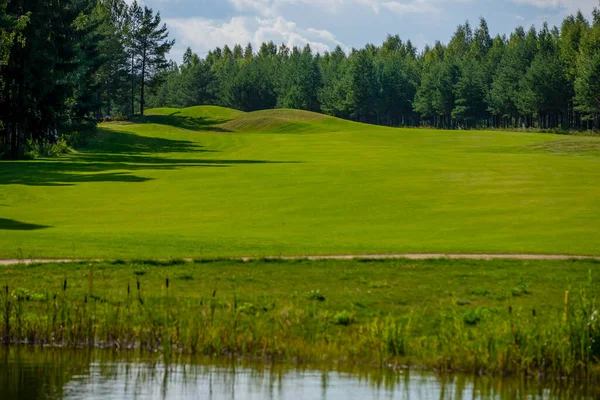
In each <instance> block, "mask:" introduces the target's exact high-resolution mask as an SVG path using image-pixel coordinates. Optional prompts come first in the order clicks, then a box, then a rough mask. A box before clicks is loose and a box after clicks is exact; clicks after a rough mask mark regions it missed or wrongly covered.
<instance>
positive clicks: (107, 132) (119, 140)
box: [82, 128, 214, 155]
mask: <svg viewBox="0 0 600 400" xmlns="http://www.w3.org/2000/svg"><path fill="white" fill-rule="evenodd" d="M82 151H83V153H87V154H90V153H101V154H119V155H120V154H140V153H202V152H214V151H211V150H207V149H205V148H204V146H201V145H199V144H198V143H195V142H191V141H189V140H175V139H166V138H158V137H150V136H142V135H136V134H133V133H129V132H123V131H117V130H112V129H105V128H98V129H97V130H96V136H95V137H94V139H93V140H92V141H91V142H90V143H89V144H88V145H87V146H85V147H84V148H83V149H82Z"/></svg>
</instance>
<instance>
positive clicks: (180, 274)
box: [0, 260, 600, 380]
mask: <svg viewBox="0 0 600 400" xmlns="http://www.w3.org/2000/svg"><path fill="white" fill-rule="evenodd" d="M524 263H527V266H528V270H527V272H525V271H524V269H523V266H524ZM151 264H153V265H151ZM596 266H597V263H594V262H589V261H560V262H559V261H557V262H531V261H529V262H525V261H507V260H504V261H501V260H496V261H452V260H441V261H440V260H436V261H419V262H415V261H408V260H395V261H387V262H381V263H367V264H365V263H362V262H359V261H315V262H293V261H289V262H285V261H281V262H273V261H269V262H249V263H234V262H227V261H219V262H215V263H212V264H210V263H203V264H185V263H181V262H179V261H173V262H163V263H159V262H153V263H148V264H143V263H134V264H132V265H127V264H125V265H124V264H123V263H122V262H119V263H117V264H116V265H110V264H106V263H99V264H96V265H95V266H94V268H93V269H92V268H90V267H89V265H88V264H83V263H82V264H69V265H41V266H15V267H4V268H2V270H0V271H1V275H0V276H2V277H3V278H2V280H3V281H4V282H6V283H7V284H8V287H4V290H3V291H2V297H1V302H2V306H1V307H2V308H1V309H0V312H1V313H2V320H1V321H0V337H2V338H3V341H5V342H6V341H11V342H13V343H15V342H21V341H26V342H27V343H37V344H55V345H64V346H67V347H78V346H102V347H111V348H118V349H124V348H139V349H140V350H141V351H150V352H153V351H158V352H159V353H160V354H161V355H162V357H163V361H164V362H170V361H172V360H174V359H175V360H176V359H177V357H178V355H180V354H185V355H189V354H194V355H209V356H218V357H219V356H223V357H231V356H243V357H246V358H256V357H258V358H266V359H269V360H279V361H293V362H295V363H312V362H325V363H327V362H342V363H344V364H348V365H368V366H373V365H374V366H390V365H406V364H410V365H419V366H424V367H431V368H437V369H441V370H462V371H470V372H476V373H487V374H502V375H506V374H509V375H510V374H521V373H527V374H541V375H542V376H554V377H558V376H570V377H576V376H577V377H581V378H585V379H588V380H593V379H596V378H597V377H598V376H599V375H598V372H600V371H598V357H600V320H599V318H598V310H597V308H596V307H597V305H596V304H595V295H594V285H593V284H592V281H591V274H590V276H589V277H588V276H587V275H588V273H587V271H588V270H592V269H593V270H594V271H596V268H595V267H596ZM142 272H143V273H142ZM192 273H193V278H194V279H189V277H190V276H192ZM250 273H251V276H252V279H247V278H248V276H250V275H249V274H250ZM92 274H93V275H92ZM91 276H93V279H90V277H91ZM365 276H368V277H369V280H365V279H364V278H363V277H365ZM65 277H66V279H65ZM170 277H173V279H170ZM586 281H587V282H588V283H587V284H585V285H584V284H583V283H584V282H586ZM373 282H386V284H385V285H382V284H377V285H373ZM568 282H572V283H573V284H575V285H576V287H577V288H578V287H585V290H582V291H581V292H574V293H576V294H575V295H571V297H570V298H567V299H566V300H565V299H564V298H563V297H564V289H565V288H568V287H569V284H568ZM317 283H318V285H319V287H320V288H322V291H323V292H321V290H318V289H315V285H316V284H317ZM374 287H377V288H376V289H374ZM515 288H516V289H515ZM517 289H518V290H517ZM517 292H518V295H516V293H517ZM308 293H312V295H310V294H308ZM315 293H318V295H314V294H315ZM491 293H494V294H495V295H494V296H492V295H490V294H491ZM501 293H504V295H503V296H500V294H501ZM456 295H460V296H466V298H459V299H457V297H456ZM315 300H317V301H315ZM359 304H360V306H358V305H359ZM586 373H587V374H588V375H585V374H586Z"/></svg>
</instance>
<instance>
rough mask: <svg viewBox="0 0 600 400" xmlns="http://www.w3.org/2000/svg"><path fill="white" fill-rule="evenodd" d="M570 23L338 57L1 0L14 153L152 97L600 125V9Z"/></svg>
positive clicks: (503, 122) (431, 120) (133, 10)
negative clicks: (179, 55) (174, 54)
mask: <svg viewBox="0 0 600 400" xmlns="http://www.w3.org/2000/svg"><path fill="white" fill-rule="evenodd" d="M591 17H592V18H591V19H588V18H586V16H584V15H582V14H581V13H577V14H576V15H571V16H568V17H566V18H565V19H564V21H563V22H562V24H561V26H560V27H550V26H548V25H547V24H544V25H543V26H542V27H541V29H539V30H538V29H537V28H536V27H533V26H532V27H531V28H529V29H525V28H523V27H518V28H516V29H515V31H514V32H512V33H511V34H510V35H508V36H506V35H497V36H495V37H492V35H491V34H490V31H489V29H488V26H487V23H486V21H485V19H483V18H482V19H481V20H480V21H479V24H478V25H477V27H475V28H473V27H472V26H471V25H470V24H469V22H465V23H464V24H462V25H459V26H458V28H457V29H456V31H455V33H454V35H453V37H452V38H450V40H449V42H448V43H447V44H443V43H442V42H439V41H438V42H436V43H435V44H434V45H433V46H427V47H425V48H424V49H423V50H419V49H417V48H416V47H415V46H414V45H413V44H412V43H411V41H410V40H406V41H404V40H402V39H401V38H400V37H399V36H397V35H395V36H394V35H389V36H388V38H387V39H386V40H385V42H384V43H383V44H382V45H381V46H375V45H371V44H368V45H366V46H365V47H364V48H362V49H352V50H351V51H348V52H345V51H344V50H343V49H342V48H340V47H337V48H336V49H334V50H333V51H331V52H326V53H324V54H318V53H314V52H313V51H312V50H311V48H310V46H309V45H306V46H305V47H304V48H297V47H293V48H289V47H287V46H286V45H280V46H277V45H276V44H274V43H272V42H270V43H263V44H262V45H261V46H260V48H258V49H254V48H253V47H252V45H250V44H249V45H247V46H246V47H242V46H241V45H236V46H234V47H233V48H230V47H228V46H224V47H223V48H215V49H214V50H212V51H210V52H209V53H208V54H207V55H206V57H204V58H201V57H199V56H198V55H197V54H195V53H194V52H193V51H192V49H189V48H188V49H187V51H186V52H185V54H184V57H183V60H182V62H181V64H177V63H176V62H174V61H169V60H168V59H167V57H168V54H169V51H170V50H171V48H172V46H173V45H174V40H171V39H170V38H169V32H168V29H167V26H166V25H165V24H164V23H162V22H161V18H160V13H158V12H157V13H155V12H154V11H153V10H152V9H149V8H148V7H146V6H142V5H139V4H138V3H136V2H134V3H133V4H132V5H127V4H126V3H125V2H124V1H123V0H66V1H63V2H61V3H59V4H58V5H57V4H56V3H55V2H53V1H49V0H0V131H1V132H2V134H1V137H2V140H0V153H2V154H3V155H4V157H5V158H22V157H24V156H25V155H26V153H27V151H28V149H31V148H37V149H39V152H42V153H43V152H44V146H46V145H47V144H49V143H56V142H57V141H59V140H64V141H66V143H67V144H68V145H77V143H78V140H79V136H80V133H81V132H83V131H85V130H86V129H89V128H92V127H94V126H95V124H96V123H97V122H99V121H102V120H103V119H114V118H116V117H123V118H131V117H134V116H135V115H137V114H139V115H143V114H144V110H145V109H147V108H156V107H188V106H194V105H201V104H204V105H219V106H224V107H230V108H235V109H238V110H242V111H254V110H262V109H272V108H292V109H299V110H308V111H314V112H320V113H324V114H328V115H332V116H336V117H340V118H345V119H351V120H354V121H359V122H366V123H372V124H380V125H387V126H410V127H414V126H428V127H437V128H447V129H470V128H505V129H530V128H531V129H543V130H561V131H567V132H568V131H572V130H597V129H600V97H599V96H600V6H599V7H597V8H596V9H595V10H594V12H593V15H592V16H591Z"/></svg>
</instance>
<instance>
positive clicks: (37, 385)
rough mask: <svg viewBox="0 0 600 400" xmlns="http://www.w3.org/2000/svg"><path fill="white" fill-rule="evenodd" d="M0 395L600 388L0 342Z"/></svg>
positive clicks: (571, 395) (443, 395)
mask: <svg viewBox="0 0 600 400" xmlns="http://www.w3.org/2000/svg"><path fill="white" fill-rule="evenodd" d="M0 356H1V358H0V399H3V400H9V399H32V400H33V399H102V400H110V399H244V400H246V399H247V400H252V399H277V400H286V399H293V400H297V399H406V400H409V399H500V400H504V399H521V398H529V399H593V398H599V397H600V390H599V389H598V388H596V387H593V386H592V387H579V386H577V385H573V384H571V385H566V386H561V385H556V384H554V385H542V384H540V383H538V382H531V381H527V380H518V379H517V380H502V379H490V378H482V377H469V376H465V375H457V376H446V377H441V376H438V375H434V374H424V373H416V372H414V371H413V372H408V371H403V372H395V373H392V372H389V371H388V372H387V373H385V372H382V371H361V370H358V369H355V370H343V369H339V368H338V369H331V370H325V371H318V370H316V369H291V368H285V367H282V366H273V365H270V366H269V365H264V364H261V365H256V364H255V365H247V364H246V365H244V364H240V363H225V364H223V363H221V364H215V363H212V364H208V363H206V362H204V363H203V362H198V360H195V361H196V362H195V363H192V362H191V360H181V361H182V362H181V363H180V364H176V365H171V366H169V367H165V366H164V365H162V364H160V363H157V362H155V360H153V359H152V358H151V357H148V356H144V357H142V356H139V355H136V354H134V353H125V354H118V355H115V354H114V353H112V352H106V351H92V352H90V351H67V350H57V349H39V348H14V347H12V348H10V349H6V348H2V349H0Z"/></svg>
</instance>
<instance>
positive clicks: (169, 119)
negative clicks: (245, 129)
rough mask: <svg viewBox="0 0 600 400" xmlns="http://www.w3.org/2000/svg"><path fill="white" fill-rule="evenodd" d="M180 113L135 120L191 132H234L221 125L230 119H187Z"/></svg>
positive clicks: (147, 116)
mask: <svg viewBox="0 0 600 400" xmlns="http://www.w3.org/2000/svg"><path fill="white" fill-rule="evenodd" d="M179 114H181V112H180V111H177V112H174V113H172V114H169V115H145V116H143V117H138V118H136V119H135V120H134V122H136V123H141V124H159V125H169V126H174V127H177V128H181V129H187V130H191V131H204V132H216V133H227V132H232V131H231V130H229V129H224V128H221V127H219V126H215V125H219V124H224V123H225V122H229V121H230V120H229V119H211V118H206V117H186V116H182V115H179Z"/></svg>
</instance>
